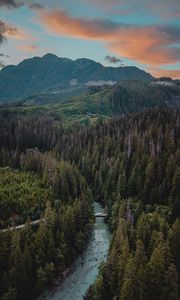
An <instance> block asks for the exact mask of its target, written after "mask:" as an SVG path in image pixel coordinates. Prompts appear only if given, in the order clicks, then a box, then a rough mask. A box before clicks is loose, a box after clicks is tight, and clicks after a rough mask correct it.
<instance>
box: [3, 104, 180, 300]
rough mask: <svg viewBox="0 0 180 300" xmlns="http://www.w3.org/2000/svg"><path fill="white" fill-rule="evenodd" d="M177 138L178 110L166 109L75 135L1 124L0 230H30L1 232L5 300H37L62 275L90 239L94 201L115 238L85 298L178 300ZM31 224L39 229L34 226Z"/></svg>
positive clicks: (37, 123)
mask: <svg viewBox="0 0 180 300" xmlns="http://www.w3.org/2000/svg"><path fill="white" fill-rule="evenodd" d="M179 134H180V126H179V110H178V109H173V108H168V107H165V108H155V109H150V110H148V111H144V112H139V113H133V114H127V115H123V116H117V117H113V118H111V119H108V120H106V121H101V120H98V121H97V122H96V123H95V124H94V125H92V126H89V127H82V128H81V127H78V126H77V127H76V128H74V129H73V128H69V129H64V128H63V127H62V126H61V124H60V122H58V121H57V120H54V119H53V118H49V117H44V116H41V117H15V116H14V117H13V118H10V117H9V116H8V117H7V116H5V115H4V116H2V117H1V119H0V141H1V147H0V165H1V170H0V176H2V179H1V180H2V184H1V185H0V197H1V198H2V199H3V201H1V202H0V219H1V220H0V221H1V226H3V227H2V228H5V226H4V225H7V224H12V222H13V223H15V224H16V223H17V224H19V223H21V221H22V220H23V222H25V221H26V222H27V223H26V226H25V227H24V228H23V229H21V230H12V231H11V230H7V231H5V232H2V231H1V232H0V291H1V294H0V296H1V299H3V300H7V299H20V300H21V299H33V298H34V297H35V296H36V295H37V294H38V293H40V292H41V291H42V290H43V289H44V287H45V286H46V285H47V283H51V282H52V280H53V278H55V276H57V274H62V273H63V271H64V270H65V268H66V267H67V266H69V264H70V263H71V262H72V261H73V259H74V258H75V257H76V256H77V254H79V253H80V252H81V251H82V249H83V248H84V247H85V244H86V240H87V237H88V236H89V235H90V230H91V227H92V223H93V210H92V199H93V197H94V198H96V199H97V200H98V201H99V202H101V203H102V204H103V205H104V206H106V208H107V212H108V217H107V222H108V224H109V227H110V229H111V231H112V233H113V238H112V243H111V247H110V253H109V257H108V260H107V262H105V263H104V264H102V266H101V268H100V271H99V276H98V278H97V280H96V282H95V283H94V284H93V285H92V286H91V287H90V289H89V290H88V292H87V295H86V296H85V298H86V299H92V300H93V299H94V300H96V299H97V300H106V299H107V300H110V299H117V300H142V299H143V300H146V299H147V300H154V299H156V300H162V299H165V300H178V299H179V297H180V284H179V280H180V252H179V248H180V190H179V186H180V166H179V163H180V151H179ZM7 167H8V168H7ZM9 176H10V177H9ZM8 177H9V178H12V179H11V182H12V187H11V189H10V190H9V189H8V182H7V181H8ZM19 180H20V182H19ZM3 182H4V183H3ZM30 183H31V184H30ZM18 185H23V188H22V189H21V194H19V192H18V191H17V190H16V187H17V186H18ZM42 186H43V187H44V194H41V193H40V190H41V188H42ZM6 190H8V193H9V197H4V196H3V195H4V194H6V195H7V193H6ZM35 190H36V192H35ZM29 194H32V195H34V196H33V197H31V196H30V195H29ZM34 197H35V198H37V200H36V201H35V198H34ZM41 197H42V198H43V201H41ZM1 198H0V199H1ZM10 198H11V199H14V203H15V204H16V203H17V204H18V205H17V206H16V205H13V203H12V202H11V201H10ZM34 201H35V203H36V205H35V206H34ZM31 203H32V205H33V207H31ZM4 210H5V211H6V214H4V213H2V211H3V212H4ZM36 216H37V217H38V218H41V219H42V221H41V223H40V225H38V226H31V225H30V223H29V220H32V219H33V218H34V219H35V218H36ZM72 245H73V247H72Z"/></svg>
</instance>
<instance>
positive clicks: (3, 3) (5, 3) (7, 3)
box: [0, 0, 22, 8]
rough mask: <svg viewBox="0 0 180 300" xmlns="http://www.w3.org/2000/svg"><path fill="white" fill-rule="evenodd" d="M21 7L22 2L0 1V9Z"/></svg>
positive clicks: (12, 0)
mask: <svg viewBox="0 0 180 300" xmlns="http://www.w3.org/2000/svg"><path fill="white" fill-rule="evenodd" d="M21 5H22V2H18V1H15V0H0V7H1V6H4V7H6V8H17V7H20V6H21Z"/></svg>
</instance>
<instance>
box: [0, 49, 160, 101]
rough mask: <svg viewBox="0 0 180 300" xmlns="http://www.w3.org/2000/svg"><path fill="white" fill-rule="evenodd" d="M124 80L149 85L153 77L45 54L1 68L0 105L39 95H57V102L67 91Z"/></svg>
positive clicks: (144, 73)
mask: <svg viewBox="0 0 180 300" xmlns="http://www.w3.org/2000/svg"><path fill="white" fill-rule="evenodd" d="M124 79H139V80H144V81H150V80H153V79H154V77H153V76H152V75H150V74H149V73H147V72H145V71H143V70H141V69H138V68H137V67H134V66H127V67H106V66H104V65H102V64H100V63H98V62H96V61H93V60H91V59H87V58H78V59H76V60H72V59H69V58H62V57H58V56H56V55H54V54H51V53H48V54H46V55H44V56H43V57H37V56H36V57H33V58H30V59H25V60H23V61H22V62H20V63H19V64H18V65H9V66H6V67H4V68H3V69H2V70H1V71H0V101H1V102H3V101H8V100H9V101H12V100H19V99H23V98H25V97H28V96H31V95H33V94H43V93H50V94H51V93H57V94H59V97H60V98H61V97H62V94H63V97H64V95H66V93H68V92H69V91H71V93H72V95H74V94H73V92H74V91H76V93H79V94H82V93H83V92H84V91H85V90H87V86H88V83H89V82H96V81H97V82H100V81H102V82H104V83H106V82H107V84H108V81H112V82H117V81H119V80H124ZM104 83H102V84H104ZM99 84H100V83H99ZM77 91H78V92H77Z"/></svg>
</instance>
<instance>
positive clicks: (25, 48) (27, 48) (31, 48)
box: [17, 45, 38, 52]
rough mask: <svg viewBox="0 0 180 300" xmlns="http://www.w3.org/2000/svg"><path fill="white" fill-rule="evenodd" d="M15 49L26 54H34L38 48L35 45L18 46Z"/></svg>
mask: <svg viewBox="0 0 180 300" xmlns="http://www.w3.org/2000/svg"><path fill="white" fill-rule="evenodd" d="M17 49H18V50H23V51H26V52H36V51H37V50H38V47H37V46H35V45H18V46H17Z"/></svg>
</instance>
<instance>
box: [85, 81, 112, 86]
mask: <svg viewBox="0 0 180 300" xmlns="http://www.w3.org/2000/svg"><path fill="white" fill-rule="evenodd" d="M116 83H117V81H112V80H97V81H96V80H91V81H88V82H86V83H85V85H86V86H103V85H114V84H116Z"/></svg>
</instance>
